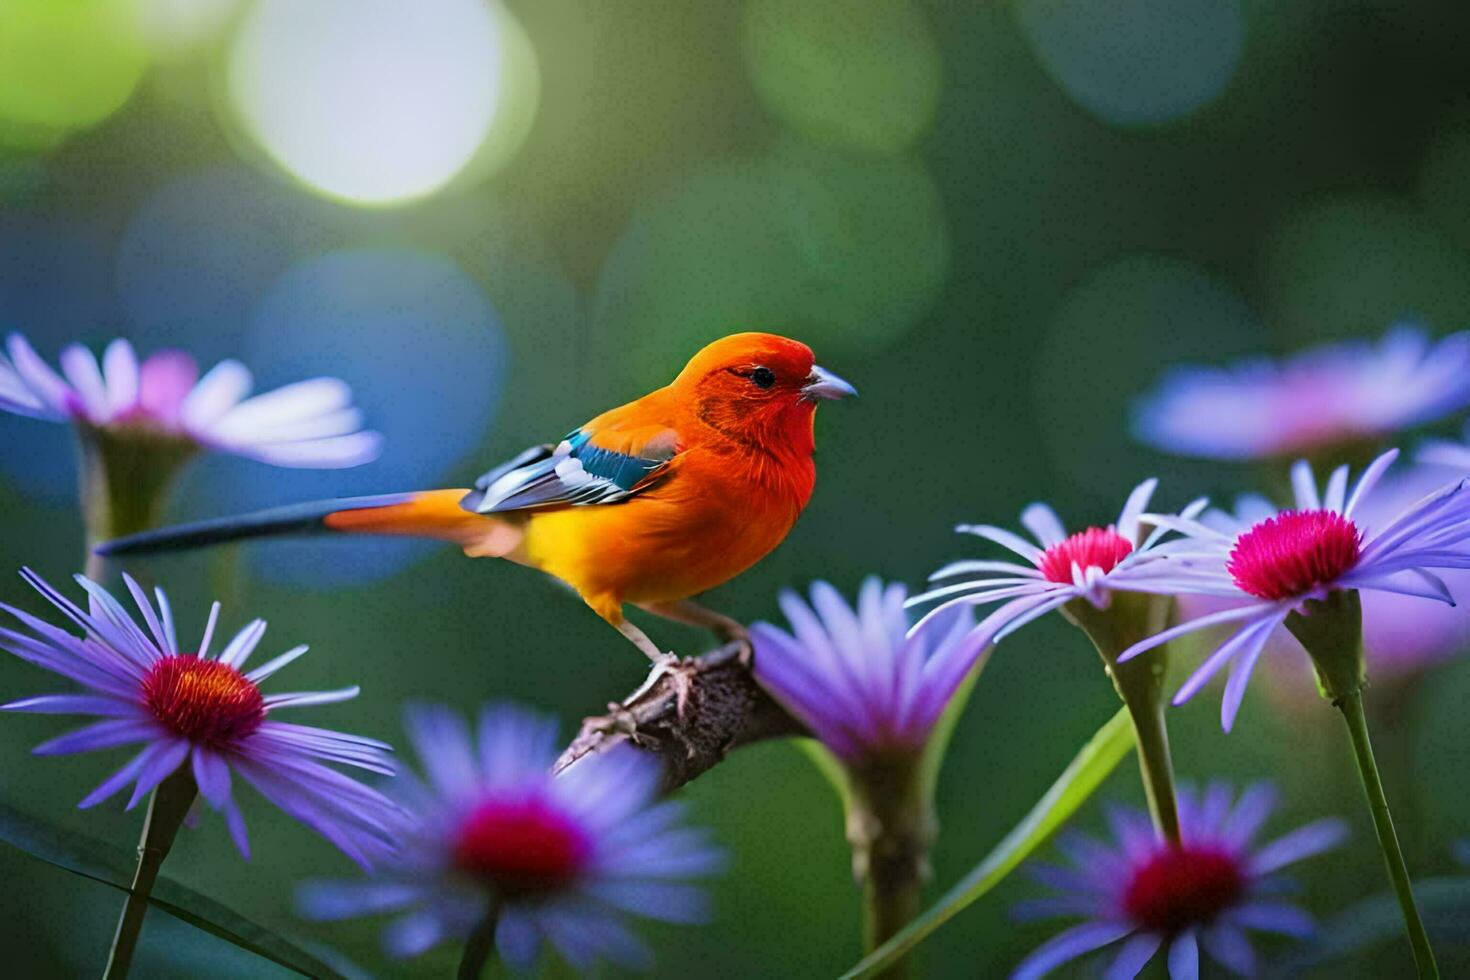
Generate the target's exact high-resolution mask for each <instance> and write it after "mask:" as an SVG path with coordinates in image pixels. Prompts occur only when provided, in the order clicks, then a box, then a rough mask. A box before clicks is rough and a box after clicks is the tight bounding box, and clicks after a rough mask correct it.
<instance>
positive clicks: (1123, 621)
mask: <svg viewBox="0 0 1470 980" xmlns="http://www.w3.org/2000/svg"><path fill="white" fill-rule="evenodd" d="M1169 609H1170V603H1169V601H1168V600H1167V599H1165V598H1162V597H1159V596H1150V595H1143V594H1132V593H1120V594H1118V595H1115V596H1113V597H1112V603H1111V604H1110V605H1109V607H1108V608H1107V609H1098V608H1097V607H1096V606H1094V605H1092V603H1090V602H1088V601H1087V600H1086V599H1074V600H1073V601H1071V602H1069V603H1067V604H1066V605H1065V606H1063V607H1062V612H1063V614H1064V615H1065V616H1066V617H1067V619H1068V620H1070V621H1071V622H1072V623H1073V624H1074V625H1076V626H1077V627H1078V628H1080V629H1081V630H1082V631H1083V632H1084V633H1086V634H1087V636H1088V638H1089V639H1090V640H1092V645H1093V646H1094V647H1096V648H1097V653H1098V656H1100V657H1101V658H1102V662H1103V669H1104V670H1106V671H1107V674H1108V677H1109V678H1110V679H1111V680H1112V682H1113V690H1115V691H1117V692H1118V697H1119V698H1120V699H1122V701H1123V704H1124V706H1125V707H1127V709H1128V717H1129V718H1130V719H1131V720H1132V721H1133V731H1134V733H1135V734H1136V735H1137V745H1138V771H1139V775H1140V776H1141V777H1142V778H1143V792H1144V796H1145V797H1146V798H1147V799H1148V812H1149V815H1150V816H1152V817H1153V822H1154V827H1155V828H1156V829H1157V830H1158V832H1159V834H1160V835H1161V836H1162V837H1163V838H1164V839H1165V840H1168V841H1172V842H1173V843H1176V844H1177V843H1178V842H1179V808H1178V803H1177V802H1176V794H1175V790H1174V762H1173V759H1172V758H1171V756H1170V753H1169V729H1168V727H1167V725H1166V724H1165V722H1164V711H1165V709H1166V707H1167V704H1166V701H1165V698H1164V681H1165V678H1166V677H1167V675H1168V672H1169V659H1168V656H1169V655H1168V648H1167V646H1160V647H1155V648H1154V649H1152V650H1149V651H1147V652H1145V653H1143V654H1141V655H1139V656H1137V657H1135V658H1133V659H1132V660H1130V661H1128V662H1127V663H1119V662H1118V657H1119V656H1120V655H1121V654H1122V653H1123V651H1125V650H1127V649H1128V648H1129V647H1130V646H1132V645H1133V644H1134V643H1137V642H1138V641H1139V640H1142V639H1145V638H1147V637H1149V636H1152V635H1154V634H1155V633H1158V632H1159V631H1160V630H1162V629H1163V628H1164V627H1165V625H1167V621H1168V618H1169Z"/></svg>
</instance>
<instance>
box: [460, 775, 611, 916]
mask: <svg viewBox="0 0 1470 980" xmlns="http://www.w3.org/2000/svg"><path fill="white" fill-rule="evenodd" d="M591 853H592V844H591V842H590V841H589V840H588V839H587V837H586V835H585V834H584V833H583V831H582V828H581V827H579V826H578V825H577V824H576V823H574V822H573V821H572V820H571V819H570V818H569V817H568V816H567V815H566V814H564V813H561V812H559V811H558V810H556V809H554V808H553V807H551V806H550V805H548V804H547V803H546V802H545V801H543V800H538V799H528V800H488V801H486V802H484V803H481V804H480V805H479V806H477V807H476V808H475V809H474V810H473V811H472V812H471V813H470V815H469V817H468V818H467V819H466V820H465V821H464V823H463V824H462V825H461V826H460V829H459V835H458V839H457V840H456V841H455V845H454V864H455V867H457V868H459V869H460V870H461V871H463V872H465V873H466V874H469V875H472V876H474V877H476V878H479V879H481V880H482V881H484V882H486V883H487V884H489V885H490V886H491V887H492V888H494V889H495V890H496V891H497V892H499V893H500V894H502V895H525V894H534V893H536V892H545V891H553V890H555V889H557V888H561V887H564V886H565V885H567V884H568V883H569V882H571V881H572V880H573V879H575V878H576V877H577V876H578V875H579V874H580V873H581V872H582V870H583V869H584V868H585V867H586V865H587V860H588V858H589V857H590V856H591Z"/></svg>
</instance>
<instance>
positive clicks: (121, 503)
mask: <svg viewBox="0 0 1470 980" xmlns="http://www.w3.org/2000/svg"><path fill="white" fill-rule="evenodd" d="M77 441H78V446H79V456H80V465H79V466H78V471H79V474H80V484H81V485H80V496H81V507H82V519H83V522H84V523H85V525H86V531H87V533H86V548H87V554H86V556H85V566H86V573H87V577H88V578H90V579H92V580H93V581H99V582H100V581H102V580H103V579H104V578H105V576H106V575H107V574H108V573H109V572H110V571H111V563H110V562H109V561H108V560H107V559H105V558H103V557H101V556H100V555H97V554H95V553H94V552H93V551H92V549H93V547H95V546H96V545H98V544H100V543H102V542H103V541H110V540H112V539H113V538H118V537H122V536H123V535H125V534H135V533H137V532H138V531H146V530H148V529H149V528H151V527H156V526H157V525H158V523H159V518H160V517H161V515H162V513H163V507H164V505H165V503H167V501H168V495H169V489H170V488H171V487H172V486H173V482H174V478H175V477H176V476H177V475H178V473H179V470H180V468H181V467H182V466H183V465H184V463H186V462H188V460H189V459H190V458H191V457H192V456H193V455H194V453H195V452H196V451H197V447H196V446H195V445H194V443H192V442H190V441H188V440H185V439H179V438H175V437H172V436H168V435H161V434H158V433H155V432H152V431H150V430H147V429H133V430H129V429H123V430H113V429H103V428H96V427H93V426H89V425H85V424H79V425H78V428H77Z"/></svg>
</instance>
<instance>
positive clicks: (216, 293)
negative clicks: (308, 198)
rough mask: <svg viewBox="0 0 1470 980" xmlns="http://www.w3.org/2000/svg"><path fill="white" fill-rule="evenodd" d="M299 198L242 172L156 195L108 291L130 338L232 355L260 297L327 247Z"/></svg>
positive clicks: (185, 182)
mask: <svg viewBox="0 0 1470 980" xmlns="http://www.w3.org/2000/svg"><path fill="white" fill-rule="evenodd" d="M300 205H301V199H300V197H299V195H294V194H293V193H292V192H291V191H290V189H289V188H286V187H282V186H280V184H279V183H278V182H276V181H273V180H270V179H269V178H267V177H265V176H264V175H262V174H259V173H256V172H255V171H253V170H250V169H249V168H246V167H242V166H233V167H219V168H212V169H209V170H201V171H195V172H193V173H184V174H181V175H180V176H178V177H176V178H175V179H174V180H171V181H169V182H168V183H166V184H162V185H160V186H159V187H157V188H155V189H154V190H153V191H152V192H151V193H150V194H149V195H148V196H147V197H146V198H144V199H143V202H142V203H141V204H140V205H139V206H138V208H137V210H136V211H134V213H133V215H132V217H131V218H130V219H129V221H128V224H127V227H126V228H125V229H124V231H123V234H122V237H121V239H120V240H119V242H118V244H117V269H116V277H115V281H116V288H117V295H118V299H119V300H120V301H121V303H122V306H123V309H124V311H125V312H126V324H127V332H128V335H129V336H131V337H133V338H135V339H137V340H140V341H152V342H153V343H156V344H174V345H177V346H181V347H187V348H189V349H190V350H192V351H194V352H195V354H196V356H198V357H200V358H215V359H219V358H223V357H231V356H235V355H236V354H238V351H236V350H234V349H233V346H232V345H233V344H234V343H236V342H237V340H238V338H239V336H240V335H241V334H242V333H243V332H244V330H245V328H246V326H247V324H248V322H249V317H250V315H251V311H252V310H253V309H254V307H255V304H256V302H257V300H258V299H259V298H260V296H261V294H262V293H264V292H265V291H266V289H267V288H268V287H269V286H270V285H271V284H272V283H273V282H275V280H276V279H277V277H279V276H280V275H281V274H282V273H283V272H285V271H286V269H287V268H289V267H290V265H291V263H292V261H293V260H294V259H295V258H298V257H300V256H302V255H305V254H308V253H309V252H312V251H317V250H319V249H320V248H322V247H325V245H326V244H327V239H328V237H329V236H328V234H327V232H326V231H325V230H323V229H320V228H317V227H315V226H314V224H313V222H312V221H311V220H310V215H309V214H308V213H304V209H303V208H301V206H300Z"/></svg>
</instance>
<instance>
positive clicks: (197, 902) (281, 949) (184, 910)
mask: <svg viewBox="0 0 1470 980" xmlns="http://www.w3.org/2000/svg"><path fill="white" fill-rule="evenodd" d="M0 840H3V841H4V842H5V843H7V844H10V845H11V846H13V847H16V848H18V849H19V850H21V851H23V852H25V853H26V854H29V855H30V856H31V857H33V858H36V859H37V860H40V861H44V862H46V863H47V864H51V865H54V866H56V867H58V868H61V869H62V870H64V871H70V872H71V873H72V874H75V875H80V876H81V877H83V878H89V879H91V880H92V881H95V882H98V883H100V884H103V885H106V886H108V887H109V888H116V889H117V890H118V891H120V892H127V891H128V886H127V884H125V882H129V881H131V880H132V876H133V865H134V858H133V856H132V855H130V854H128V852H126V851H124V850H122V849H121V848H117V847H113V846H112V845H110V844H105V843H103V842H102V841H99V840H94V839H93V838H91V837H87V836H86V835H84V834H78V833H76V832H74V831H71V830H65V829H63V828H61V827H56V826H54V825H51V824H48V823H46V822H45V821H42V820H40V819H38V818H36V817H32V816H29V815H27V814H25V813H22V812H21V811H19V810H17V809H15V808H14V807H11V806H9V805H8V804H5V803H0ZM148 904H150V905H153V906H155V907H157V908H158V909H160V910H162V911H164V912H167V913H168V914H169V915H171V916H173V917H174V918H176V919H179V920H181V921H183V922H187V923H188V924H189V925H191V926H194V927H195V928H198V929H202V930H204V931H205V932H208V933H211V934H212V935H215V936H218V937H219V938H220V939H223V940H225V941H226V942H228V943H231V944H233V945H235V946H239V947H240V948H241V949H244V950H248V951H250V952H252V953H254V954H255V955H257V956H260V957H262V958H264V959H267V960H270V961H271V962H273V963H278V964H280V965H281V966H284V967H286V968H287V969H290V970H295V971H296V972H297V973H300V974H303V975H304V976H309V977H330V978H345V977H350V976H353V975H358V976H360V975H362V971H361V970H359V969H357V968H356V967H355V966H353V965H352V964H350V963H347V962H345V960H344V958H343V957H341V956H340V954H337V953H334V952H330V951H326V950H321V951H318V952H317V953H308V952H307V951H306V950H304V949H302V948H301V947H300V946H297V945H295V944H293V943H290V942H287V941H286V940H285V939H282V938H281V937H280V936H278V935H276V934H275V933H273V932H271V931H270V930H269V929H267V928H265V927H264V926H262V925H259V924H257V923H255V922H251V921H250V920H249V919H246V918H245V917H244V916H241V915H240V914H239V913H237V912H234V911H232V910H230V909H228V908H226V907H225V906H224V905H221V904H220V903H219V902H217V901H215V900H214V899H212V898H209V897H207V896H205V895H201V894H200V893H199V892H196V891H194V889H192V888H188V887H186V886H184V885H181V884H179V883H178V882H176V881H171V880H169V879H168V878H163V877H160V878H159V879H158V881H157V883H156V884H155V885H154V886H153V895H152V897H151V898H150V899H149V902H148ZM328 960H330V961H331V962H330V963H329V962H328Z"/></svg>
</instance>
